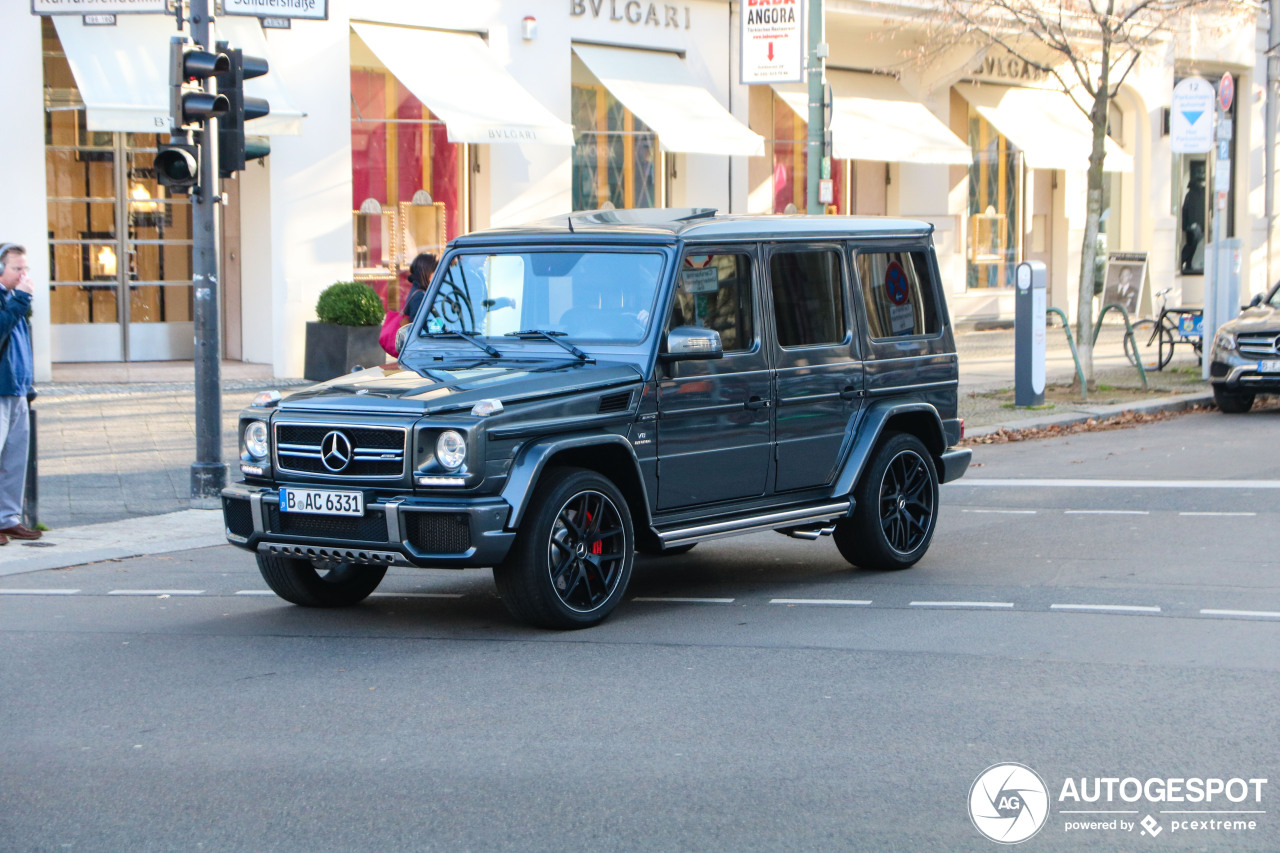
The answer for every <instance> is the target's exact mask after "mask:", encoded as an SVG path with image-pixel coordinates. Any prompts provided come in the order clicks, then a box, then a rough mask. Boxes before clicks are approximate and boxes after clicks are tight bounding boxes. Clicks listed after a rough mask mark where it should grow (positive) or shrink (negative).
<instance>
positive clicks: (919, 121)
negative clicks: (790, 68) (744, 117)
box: [773, 71, 973, 166]
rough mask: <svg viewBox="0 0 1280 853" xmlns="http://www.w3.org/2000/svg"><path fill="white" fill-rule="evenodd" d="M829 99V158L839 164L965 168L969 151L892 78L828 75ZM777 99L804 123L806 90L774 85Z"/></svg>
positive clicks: (970, 159)
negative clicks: (869, 162)
mask: <svg viewBox="0 0 1280 853" xmlns="http://www.w3.org/2000/svg"><path fill="white" fill-rule="evenodd" d="M827 82H828V83H830V84H831V95H832V99H833V105H832V113H831V148H832V151H831V153H832V155H833V156H835V157H836V158H837V159H840V160H880V161H884V162H887V163H934V164H950V165H954V166H968V165H969V164H970V163H972V162H973V152H972V151H970V150H969V146H968V145H966V144H965V143H964V142H963V141H962V140H961V139H960V138H959V137H958V136H956V135H955V134H954V133H952V132H951V129H950V128H948V127H947V126H946V125H945V124H943V123H942V121H941V120H939V119H938V117H937V116H935V115H934V114H933V113H931V112H929V109H928V107H926V106H925V105H924V104H922V103H920V102H919V101H916V100H915V99H914V98H912V97H911V95H910V94H909V93H908V92H907V90H906V89H904V88H903V87H902V84H900V83H899V82H898V81H897V80H895V79H894V78H892V77H888V76H886V75H883V74H860V73H858V72H855V71H828V72H827ZM773 88H774V91H776V92H777V93H778V96H779V97H780V98H782V100H783V101H785V102H786V103H787V105H788V106H789V107H791V109H793V110H795V111H796V114H797V115H799V116H800V118H802V119H803V120H805V121H808V120H809V90H808V88H807V87H806V86H805V85H803V84H800V83H778V84H774V86H773Z"/></svg>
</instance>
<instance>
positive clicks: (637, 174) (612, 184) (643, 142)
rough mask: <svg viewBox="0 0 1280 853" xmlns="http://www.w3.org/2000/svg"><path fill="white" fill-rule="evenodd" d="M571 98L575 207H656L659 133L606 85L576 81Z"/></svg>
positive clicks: (584, 208) (582, 208) (595, 208)
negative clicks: (616, 96) (628, 107)
mask: <svg viewBox="0 0 1280 853" xmlns="http://www.w3.org/2000/svg"><path fill="white" fill-rule="evenodd" d="M575 62H577V60H576V59H575ZM579 73H583V72H579ZM572 97H573V136H574V145H573V209H574V210H597V209H600V208H603V207H614V208H635V207H657V206H659V204H658V199H657V188H658V181H657V171H658V168H657V167H658V140H657V135H656V134H654V132H653V131H652V130H650V129H649V127H648V125H646V124H645V123H644V122H642V121H640V119H638V118H636V117H635V115H634V114H633V113H632V112H631V111H630V110H628V109H627V108H626V107H624V106H623V105H622V103H621V102H620V101H619V100H618V99H617V98H615V97H614V96H613V95H612V94H611V93H610V92H609V90H608V89H606V88H605V87H604V86H601V85H599V84H595V83H574V84H573V95H572Z"/></svg>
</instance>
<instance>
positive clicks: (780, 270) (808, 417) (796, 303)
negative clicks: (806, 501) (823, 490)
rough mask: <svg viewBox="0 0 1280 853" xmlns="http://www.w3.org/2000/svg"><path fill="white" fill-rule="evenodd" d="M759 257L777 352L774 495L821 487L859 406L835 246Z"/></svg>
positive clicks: (778, 248)
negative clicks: (764, 267) (765, 271)
mask: <svg viewBox="0 0 1280 853" xmlns="http://www.w3.org/2000/svg"><path fill="white" fill-rule="evenodd" d="M765 256H766V259H767V261H766V264H767V269H768V278H769V285H768V293H769V295H770V296H771V298H772V312H771V313H772V319H773V324H772V325H773V328H772V335H771V339H772V340H771V343H772V345H773V346H775V347H776V348H777V352H776V355H775V357H774V361H775V363H776V365H777V374H776V383H777V412H776V414H775V419H776V422H775V424H776V426H775V429H776V440H777V450H776V457H777V478H776V484H775V487H774V490H775V491H777V492H786V491H792V490H796V489H806V488H813V487H818V486H824V485H827V484H829V483H831V482H832V480H833V479H834V478H835V476H836V464H837V462H838V461H839V459H840V456H841V451H842V448H843V445H844V443H845V440H846V436H848V435H850V434H851V428H852V425H853V420H854V417H855V416H856V415H857V413H858V409H859V408H861V406H862V401H863V365H862V359H861V358H860V357H859V355H858V347H857V341H856V340H855V339H854V335H853V332H852V329H853V328H854V326H853V323H852V319H853V318H852V313H851V312H852V305H851V300H850V299H849V296H848V294H849V285H850V281H851V274H850V270H849V269H848V259H847V257H846V255H845V252H844V251H843V249H842V247H841V246H840V244H838V243H812V244H795V243H779V244H774V245H771V246H768V247H766V253H765Z"/></svg>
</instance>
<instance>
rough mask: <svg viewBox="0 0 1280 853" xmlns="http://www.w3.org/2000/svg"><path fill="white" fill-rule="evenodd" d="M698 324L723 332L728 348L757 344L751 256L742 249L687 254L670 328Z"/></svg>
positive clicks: (742, 348)
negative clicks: (704, 253) (741, 251)
mask: <svg viewBox="0 0 1280 853" xmlns="http://www.w3.org/2000/svg"><path fill="white" fill-rule="evenodd" d="M677 326H697V327H699V328H702V329H715V330H716V331H717V332H719V333H720V345H721V346H722V347H723V348H724V351H725V352H745V351H747V350H750V349H751V348H752V347H753V346H754V345H755V338H756V334H755V298H754V295H753V292H752V282H751V258H750V257H749V256H747V255H744V254H742V253H740V252H725V253H721V254H714V255H694V254H690V255H685V257H684V260H683V261H682V262H681V264H680V281H679V284H678V286H677V287H676V293H675V298H674V299H673V300H672V305H671V320H670V322H668V324H667V329H668V330H670V329H674V328H676V327H677Z"/></svg>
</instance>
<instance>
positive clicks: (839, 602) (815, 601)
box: [769, 598, 871, 607]
mask: <svg viewBox="0 0 1280 853" xmlns="http://www.w3.org/2000/svg"><path fill="white" fill-rule="evenodd" d="M769 603H770V604H812V605H817V606H827V607H867V606H869V605H870V604H871V602H870V601H866V600H863V599H854V598H771V599H769Z"/></svg>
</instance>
